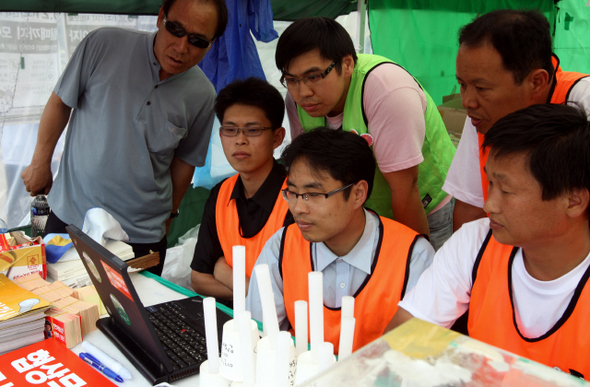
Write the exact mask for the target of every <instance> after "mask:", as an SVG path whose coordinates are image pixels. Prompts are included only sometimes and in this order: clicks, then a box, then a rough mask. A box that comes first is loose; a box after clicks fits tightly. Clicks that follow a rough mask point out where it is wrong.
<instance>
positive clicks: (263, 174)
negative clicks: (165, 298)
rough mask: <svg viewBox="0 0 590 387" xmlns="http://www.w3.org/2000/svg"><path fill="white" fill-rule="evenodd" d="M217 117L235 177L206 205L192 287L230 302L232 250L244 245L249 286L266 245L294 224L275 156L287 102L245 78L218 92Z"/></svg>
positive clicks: (264, 85) (219, 187)
mask: <svg viewBox="0 0 590 387" xmlns="http://www.w3.org/2000/svg"><path fill="white" fill-rule="evenodd" d="M215 112H216V114H217V118H218V119H219V122H221V125H222V126H221V128H220V129H219V136H220V137H221V145H222V147H223V152H224V153H225V157H227V160H228V161H229V163H230V164H231V166H232V167H233V168H234V169H235V170H236V171H238V174H236V175H234V176H232V177H230V178H228V179H226V180H224V181H222V182H221V183H219V184H218V185H216V186H215V187H213V189H212V190H211V193H210V195H209V199H207V203H205V208H204V210H203V220H202V222H201V226H200V228H199V238H198V240H197V245H196V247H195V252H194V257H193V262H192V264H191V268H192V269H193V270H192V274H191V283H192V287H193V289H194V290H195V291H196V292H197V293H199V294H201V295H203V296H211V297H215V298H216V299H217V300H219V301H223V300H228V301H230V300H231V299H232V296H233V271H232V267H233V260H232V246H235V245H242V246H246V277H247V281H248V278H250V274H251V273H252V269H253V267H254V263H255V262H256V258H258V255H259V254H260V251H261V250H262V248H263V247H264V244H265V243H266V241H267V240H268V239H269V238H270V237H271V236H272V235H273V234H274V233H275V232H276V231H277V230H278V229H280V228H281V227H283V226H285V225H289V224H291V223H293V216H292V215H291V213H290V212H289V205H288V203H287V202H285V201H284V200H283V199H281V189H284V188H286V185H285V178H286V176H287V173H286V171H285V168H284V167H283V166H281V165H280V164H279V163H277V162H276V160H275V159H274V157H273V151H274V150H275V149H276V148H277V147H278V146H280V145H281V144H282V142H283V139H284V137H285V128H283V127H282V124H283V118H284V116H285V103H284V102H283V97H282V96H281V93H279V91H278V90H277V89H276V88H274V87H273V86H272V85H270V84H269V83H267V82H266V81H263V80H262V79H258V78H248V79H246V80H243V81H242V80H237V81H234V82H232V83H230V84H229V85H227V86H226V87H225V88H224V89H223V90H221V91H220V92H219V95H218V96H217V100H216V102H215ZM228 305H230V303H229V302H228Z"/></svg>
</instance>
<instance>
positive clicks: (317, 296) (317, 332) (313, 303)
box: [307, 271, 324, 361]
mask: <svg viewBox="0 0 590 387" xmlns="http://www.w3.org/2000/svg"><path fill="white" fill-rule="evenodd" d="M307 278H308V287H309V330H310V341H311V352H312V353H313V355H312V356H313V358H314V361H319V352H318V349H319V345H320V344H321V343H323V342H324V285H323V275H322V273H321V272H319V271H312V272H310V273H309V274H308V275H307Z"/></svg>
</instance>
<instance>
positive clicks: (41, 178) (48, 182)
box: [20, 164, 53, 196]
mask: <svg viewBox="0 0 590 387" xmlns="http://www.w3.org/2000/svg"><path fill="white" fill-rule="evenodd" d="M20 177H21V178H22V179H23V183H24V185H25V189H26V190H27V192H28V193H29V194H30V195H31V196H36V195H38V194H46V195H47V194H48V193H49V191H50V190H51V186H52V185H53V174H52V173H51V165H50V164H41V165H37V164H31V165H29V166H28V167H26V168H25V170H24V171H23V172H22V173H21V174H20Z"/></svg>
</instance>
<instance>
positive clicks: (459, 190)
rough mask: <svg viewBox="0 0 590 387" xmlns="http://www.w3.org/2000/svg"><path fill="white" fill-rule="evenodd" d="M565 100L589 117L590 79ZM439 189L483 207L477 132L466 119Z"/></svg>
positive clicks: (585, 79)
mask: <svg viewBox="0 0 590 387" xmlns="http://www.w3.org/2000/svg"><path fill="white" fill-rule="evenodd" d="M568 101H577V102H578V103H580V104H581V105H582V106H583V107H584V108H585V109H586V111H587V112H588V113H589V114H590V77H588V78H583V79H581V80H580V81H579V82H578V83H577V84H576V85H575V86H574V87H573V88H572V90H571V92H570V95H569V99H568ZM442 189H443V191H445V192H446V193H448V194H449V195H451V196H454V197H455V198H457V199H458V200H460V201H462V202H464V203H467V204H470V205H472V206H475V207H478V208H483V204H484V199H483V190H482V181H481V172H480V167H479V143H478V139H477V130H476V129H475V127H474V126H473V125H472V124H471V120H470V119H469V117H468V118H467V119H466V120H465V125H464V126H463V134H462V135H461V140H460V141H459V145H458V147H457V152H456V153H455V157H454V158H453V162H452V163H451V167H450V168H449V171H448V173H447V178H446V180H445V183H444V185H443V187H442Z"/></svg>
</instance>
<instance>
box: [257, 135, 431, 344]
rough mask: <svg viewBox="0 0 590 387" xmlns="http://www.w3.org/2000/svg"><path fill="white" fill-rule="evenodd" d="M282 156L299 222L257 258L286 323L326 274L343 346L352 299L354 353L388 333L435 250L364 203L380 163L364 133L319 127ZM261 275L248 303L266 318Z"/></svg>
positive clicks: (328, 305)
mask: <svg viewBox="0 0 590 387" xmlns="http://www.w3.org/2000/svg"><path fill="white" fill-rule="evenodd" d="M282 160H283V161H284V163H285V166H286V167H287V170H288V177H287V188H286V189H284V190H283V198H284V199H285V200H286V201H287V202H288V203H289V209H290V210H291V213H292V214H293V217H294V219H295V222H296V225H295V224H293V225H290V226H288V227H285V228H283V229H281V230H279V231H278V232H277V233H275V234H274V235H273V236H272V237H271V238H270V239H269V240H268V242H267V243H266V245H265V246H264V249H263V250H262V252H261V254H260V256H259V257H258V261H257V262H256V265H261V264H267V265H268V266H269V269H270V277H271V283H272V287H273V292H274V295H275V297H274V299H275V304H276V310H277V317H278V321H279V324H280V327H281V329H283V330H286V329H290V328H292V327H294V325H295V324H294V323H295V316H294V303H295V301H298V300H306V301H308V300H309V297H308V280H307V276H308V273H309V272H311V271H320V272H322V273H323V298H324V337H325V341H329V342H331V343H333V344H334V348H335V350H336V351H338V343H339V335H340V309H341V300H342V297H344V296H353V297H355V312H354V316H355V318H356V328H355V338H354V344H353V349H354V350H356V349H358V348H360V347H362V346H363V345H365V344H367V343H368V342H370V341H372V340H374V339H376V338H377V337H379V336H381V335H382V334H383V329H384V328H385V327H386V326H387V323H388V322H389V319H390V316H391V317H392V316H393V315H394V314H395V311H396V310H397V302H398V300H400V299H401V298H402V296H403V295H404V294H405V292H406V290H408V289H411V288H412V287H413V286H414V284H415V283H416V281H417V280H418V277H419V276H420V274H421V273H422V272H423V271H424V270H425V268H427V267H428V266H429V265H430V263H431V262H432V257H433V255H434V249H433V248H432V246H431V245H430V243H428V241H427V240H426V239H425V238H423V236H421V235H419V234H418V233H416V232H415V231H414V230H411V229H410V228H408V227H406V226H404V225H402V224H401V223H398V222H396V221H394V220H391V219H388V218H385V217H379V216H377V215H376V214H375V213H374V212H371V211H368V210H367V209H365V208H364V203H365V201H366V199H367V197H369V196H370V194H371V191H372V189H373V180H374V176H375V169H376V164H375V159H374V157H373V152H372V151H371V148H370V147H369V145H368V143H367V141H366V140H365V139H363V138H362V137H360V136H358V135H356V134H353V133H350V132H347V131H342V130H331V129H327V128H318V129H315V130H312V131H310V132H307V133H304V134H302V135H300V136H298V137H297V138H295V139H294V140H293V142H292V143H291V144H290V145H288V146H287V148H285V150H284V151H283V154H282ZM255 273H256V272H255V271H254V273H253V275H252V277H251V280H250V285H249V289H248V296H247V298H246V308H247V309H248V310H250V311H251V312H252V317H253V318H254V319H256V320H259V321H262V306H261V302H260V293H259V291H258V285H257V279H256V275H255Z"/></svg>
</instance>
